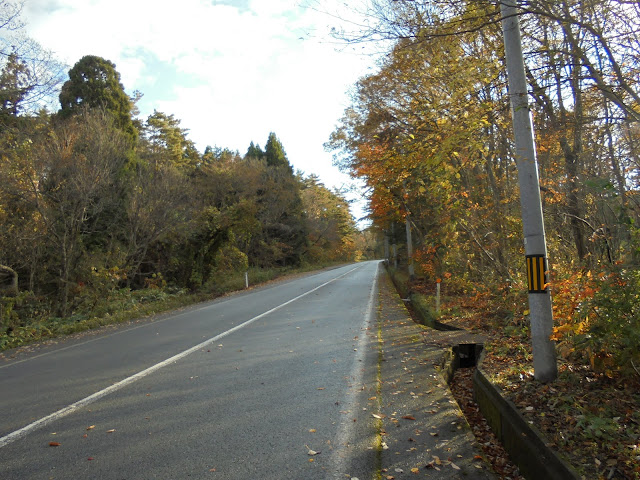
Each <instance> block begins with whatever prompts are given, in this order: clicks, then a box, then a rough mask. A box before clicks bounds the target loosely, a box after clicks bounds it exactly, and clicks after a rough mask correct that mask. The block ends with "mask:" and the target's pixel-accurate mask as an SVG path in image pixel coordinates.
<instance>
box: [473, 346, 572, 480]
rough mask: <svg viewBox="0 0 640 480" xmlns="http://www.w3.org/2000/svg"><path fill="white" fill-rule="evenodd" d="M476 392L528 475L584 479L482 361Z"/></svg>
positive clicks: (491, 423)
mask: <svg viewBox="0 0 640 480" xmlns="http://www.w3.org/2000/svg"><path fill="white" fill-rule="evenodd" d="M480 362H482V356H481V358H480ZM473 393H474V397H475V400H476V403H477V404H478V406H479V407H480V411H481V412H482V414H483V415H484V417H485V418H486V419H487V423H488V424H489V426H490V427H491V430H492V431H493V433H494V434H495V435H496V436H497V437H498V439H499V440H500V442H501V443H502V445H503V446H504V448H505V450H506V451H507V452H508V453H509V456H510V457H511V460H512V461H513V462H514V463H515V464H516V465H518V468H519V469H520V473H522V475H523V476H524V477H525V478H527V479H531V480H533V479H541V478H544V479H548V480H580V479H581V477H580V475H578V473H577V472H576V471H575V470H574V468H573V467H572V466H571V465H570V464H569V463H568V462H566V461H565V460H564V459H563V458H562V457H561V456H560V455H559V454H558V453H557V452H556V451H555V450H553V449H551V448H550V447H549V446H547V441H546V439H545V437H544V436H543V435H542V433H541V432H540V431H539V430H538V429H537V428H535V427H534V426H533V425H531V424H529V422H527V421H526V420H525V418H524V417H523V416H522V415H521V414H520V412H519V411H518V409H517V408H516V406H515V405H514V404H513V403H512V402H511V401H509V400H507V399H505V398H504V397H503V396H502V394H501V392H500V390H499V389H498V387H496V386H495V385H493V384H492V383H491V381H489V379H488V378H487V376H486V375H485V373H484V371H483V370H482V365H481V364H478V366H477V368H476V371H475V373H474V375H473Z"/></svg>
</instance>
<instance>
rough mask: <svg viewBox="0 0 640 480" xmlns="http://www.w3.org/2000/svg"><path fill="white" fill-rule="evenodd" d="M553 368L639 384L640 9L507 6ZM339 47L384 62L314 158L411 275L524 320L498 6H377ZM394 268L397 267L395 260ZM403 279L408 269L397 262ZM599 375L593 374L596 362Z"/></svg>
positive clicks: (530, 1) (505, 319) (594, 2)
mask: <svg viewBox="0 0 640 480" xmlns="http://www.w3.org/2000/svg"><path fill="white" fill-rule="evenodd" d="M517 4H518V14H519V19H520V23H521V30H522V43H523V51H524V55H525V68H526V77H527V81H528V86H529V99H530V109H531V115H532V118H533V123H534V127H535V142H536V146H537V161H538V171H539V177H540V192H541V196H542V208H543V213H544V220H545V229H546V235H547V247H548V250H549V254H548V256H549V261H550V265H549V269H550V271H549V275H550V282H549V288H550V289H551V293H552V297H553V309H554V317H555V319H554V320H555V327H554V332H553V337H552V338H553V340H555V341H556V342H557V345H558V352H559V354H560V355H561V357H565V358H576V357H579V358H581V359H582V361H584V362H585V363H587V364H589V363H591V364H592V365H600V366H601V368H602V369H604V370H606V371H607V372H609V373H612V372H613V371H615V372H617V373H616V374H622V375H629V376H633V377H637V376H638V375H640V293H639V292H640V271H639V269H638V261H639V259H640V257H639V256H640V230H639V224H638V221H639V220H640V195H639V193H640V190H639V187H640V176H639V174H640V168H639V167H640V163H639V160H640V157H639V155H640V125H639V123H638V121H639V120H640V32H639V29H638V25H640V22H639V20H640V15H639V14H640V6H639V4H638V3H637V2H626V1H621V0H587V1H580V2H577V1H573V0H565V1H554V2H550V1H546V0H527V1H522V2H517ZM371 5H372V6H371V8H370V9H369V10H368V11H367V15H368V17H367V18H368V19H369V24H368V27H367V28H360V29H357V30H356V31H342V32H338V35H339V36H340V38H341V39H342V40H343V41H344V42H347V43H348V44H353V45H358V44H360V43H366V42H377V43H378V44H380V45H383V46H384V45H389V46H390V47H389V48H388V52H387V53H386V54H385V55H384V56H383V59H382V60H381V62H380V63H379V68H378V69H377V70H376V71H375V72H374V73H372V74H370V75H368V76H366V77H364V78H362V79H360V81H359V82H358V83H357V85H356V86H355V88H354V93H353V97H352V104H351V106H350V107H349V108H348V109H347V110H346V111H345V113H344V116H343V118H342V121H341V123H340V125H339V126H338V128H336V129H335V131H334V133H333V134H332V136H331V139H330V141H329V142H328V143H327V148H328V149H330V150H332V151H333V152H334V155H335V163H336V164H337V165H339V166H340V167H341V168H342V169H343V170H345V171H348V172H350V173H351V174H352V175H353V176H354V177H357V178H360V179H362V180H363V181H364V182H365V183H366V188H367V192H368V195H369V198H370V202H371V218H372V221H373V224H374V227H375V228H376V229H377V231H378V232H379V233H380V235H384V236H386V239H387V242H388V244H389V245H391V247H392V249H391V255H393V251H394V250H395V251H396V252H398V255H399V256H400V258H401V259H402V261H401V263H402V262H404V263H405V264H406V263H407V259H406V257H407V255H406V252H407V247H406V245H407V241H406V238H407V237H406V228H405V227H408V228H410V230H411V238H412V242H413V252H412V255H411V258H410V259H409V262H408V263H410V264H411V267H413V268H414V269H415V275H416V277H417V278H418V279H420V280H422V281H424V282H426V283H427V284H429V285H435V283H436V279H439V278H440V279H442V282H443V287H444V288H447V289H448V291H449V292H466V293H467V294H477V295H483V296H484V297H486V298H488V299H490V300H491V302H492V303H491V305H492V308H493V310H494V311H496V312H502V313H500V315H499V316H501V318H502V320H501V323H500V326H501V328H505V327H509V328H511V327H514V326H516V327H519V326H521V325H523V326H525V327H526V325H527V321H526V318H527V316H528V310H527V306H526V305H527V299H526V291H527V287H526V285H527V283H526V268H525V258H524V247H523V242H522V215H521V207H520V199H519V191H518V177H517V169H516V163H515V161H514V144H513V138H514V136H513V129H512V121H511V112H510V105H509V96H508V94H509V92H508V88H507V78H506V72H505V66H504V44H503V36H502V30H501V18H500V7H499V2H469V1H456V0H441V1H412V2H385V1H374V2H372V3H371ZM392 263H394V261H393V260H392ZM404 268H405V269H406V266H405V267H404ZM603 365H604V366H603Z"/></svg>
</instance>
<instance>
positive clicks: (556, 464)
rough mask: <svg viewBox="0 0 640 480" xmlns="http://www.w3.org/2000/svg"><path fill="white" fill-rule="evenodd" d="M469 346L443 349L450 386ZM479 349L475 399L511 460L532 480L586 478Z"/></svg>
mask: <svg viewBox="0 0 640 480" xmlns="http://www.w3.org/2000/svg"><path fill="white" fill-rule="evenodd" d="M389 277H390V278H391V279H392V281H393V284H394V286H395V287H396V289H398V291H401V289H400V288H399V285H398V282H396V279H395V276H394V275H393V274H391V273H389ZM407 295H409V298H410V299H411V297H412V295H411V294H410V292H407ZM414 311H415V312H416V313H417V314H418V315H420V316H421V317H422V322H423V324H424V325H427V326H428V327H430V328H435V329H436V330H442V326H443V325H444V324H441V323H440V322H434V321H433V320H432V319H430V318H428V316H427V315H425V312H423V310H422V309H421V308H415V307H414ZM450 329H453V328H452V327H450V326H449V327H448V328H447V330H450ZM479 345H482V344H481V343H480V344H479ZM469 346H470V344H460V345H458V346H452V347H449V348H446V349H444V348H443V356H442V360H441V371H440V374H441V375H442V376H443V377H444V380H445V381H446V383H447V385H449V384H450V383H451V381H452V379H453V375H454V374H455V371H456V370H457V369H458V368H459V367H460V365H461V353H462V355H463V357H464V358H465V360H466V359H468V358H469V354H470V352H469V351H464V350H466V347H469ZM480 351H481V348H478V349H475V350H474V351H473V353H471V355H472V356H475V362H474V363H475V365H476V372H475V374H474V376H473V391H474V398H475V400H476V403H477V404H478V406H479V407H480V411H481V412H482V415H484V417H485V418H486V419H487V423H488V424H489V426H490V427H491V430H492V431H493V433H494V434H495V435H496V437H498V439H499V440H500V442H501V443H502V445H503V446H504V448H505V450H506V451H507V453H509V456H510V458H511V460H512V461H513V462H514V463H515V464H516V465H517V466H518V468H519V469H520V473H521V474H522V475H523V476H524V477H525V478H527V479H530V480H540V479H544V480H582V478H583V477H581V476H580V475H579V474H578V473H577V472H576V470H575V469H574V467H573V466H572V465H571V464H569V463H568V462H567V461H566V460H564V459H563V458H562V457H561V455H560V454H559V453H557V452H556V451H555V450H553V449H551V448H550V447H549V446H548V441H547V440H546V439H545V437H544V436H543V435H542V433H541V432H540V431H539V430H538V429H537V428H535V427H534V426H533V425H531V424H529V423H528V422H527V420H525V418H524V417H523V416H522V415H521V414H520V412H519V411H518V409H517V407H516V406H515V405H514V404H513V403H512V402H511V401H509V400H507V399H506V398H504V397H503V396H502V393H501V391H500V389H499V388H498V387H497V386H495V385H494V384H492V383H491V381H490V380H489V379H488V378H487V375H486V374H485V373H484V371H483V369H482V359H483V358H484V353H480Z"/></svg>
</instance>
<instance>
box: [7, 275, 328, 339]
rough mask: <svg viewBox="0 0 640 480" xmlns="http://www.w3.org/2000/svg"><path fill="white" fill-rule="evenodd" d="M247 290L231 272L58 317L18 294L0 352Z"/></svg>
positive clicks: (265, 278)
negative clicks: (195, 286) (194, 287)
mask: <svg viewBox="0 0 640 480" xmlns="http://www.w3.org/2000/svg"><path fill="white" fill-rule="evenodd" d="M330 266H332V265H327V264H325V265H305V266H303V267H299V268H281V269H276V268H272V269H257V268H254V269H250V270H249V283H250V287H253V286H256V285H261V284H264V283H266V282H269V281H271V280H275V279H280V278H282V277H285V276H291V275H296V274H303V273H306V272H311V271H314V270H319V269H322V268H327V267H330ZM244 288H245V275H244V273H243V272H240V273H230V274H227V275H224V276H221V277H219V278H217V279H216V280H215V281H212V282H209V283H208V284H207V285H206V287H203V288H202V289H201V290H200V291H198V292H187V291H185V290H178V289H172V288H171V287H166V286H162V285H159V286H157V285H154V286H152V287H150V288H145V289H141V290H129V289H113V290H111V291H109V292H107V294H106V295H103V296H100V297H97V298H92V299H90V301H86V302H85V303H84V304H80V305H78V306H77V309H76V311H75V312H74V314H72V315H70V316H68V317H65V318H61V317H57V316H53V315H48V314H47V308H46V307H45V306H44V300H43V299H42V298H37V297H35V296H34V295H32V294H29V293H23V294H21V295H20V296H19V297H17V298H12V299H3V298H0V300H4V303H2V304H0V305H1V306H2V307H3V308H2V311H1V312H0V319H3V322H2V327H3V328H2V330H0V351H4V350H8V349H11V348H16V347H20V346H23V345H28V344H31V343H35V342H40V341H43V340H47V339H51V338H56V337H61V336H64V335H70V334H74V333H78V332H84V331H87V330H92V329H95V328H99V327H104V326H107V325H115V324H119V323H124V322H128V321H131V320H135V319H138V318H143V317H148V316H151V315H155V314H159V313H164V312H169V311H172V310H177V309H179V308H183V307H186V306H189V305H193V304H196V303H200V302H204V301H208V300H213V299H215V298H218V297H221V296H223V295H226V294H229V293H231V292H236V291H239V290H243V289H244Z"/></svg>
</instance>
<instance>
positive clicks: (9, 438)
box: [0, 265, 362, 448]
mask: <svg viewBox="0 0 640 480" xmlns="http://www.w3.org/2000/svg"><path fill="white" fill-rule="evenodd" d="M360 268H362V265H360V266H357V267H355V268H352V269H351V270H348V271H347V272H345V273H343V274H341V275H338V276H337V277H335V278H332V279H331V280H329V281H327V282H324V283H322V284H321V285H318V286H317V287H314V288H312V289H311V290H308V291H307V292H304V293H302V294H300V295H298V296H296V297H294V298H292V299H290V300H287V301H286V302H284V303H281V304H280V305H277V306H275V307H273V308H271V309H269V310H267V311H266V312H263V313H261V314H259V315H256V316H255V317H253V318H250V319H249V320H247V321H245V322H243V323H241V324H239V325H236V326H235V327H233V328H230V329H229V330H226V331H224V332H222V333H220V334H218V335H216V336H214V337H211V338H209V339H208V340H205V341H204V342H201V343H199V344H197V345H195V346H193V347H191V348H188V349H187V350H184V351H182V352H180V353H178V354H176V355H174V356H172V357H170V358H167V359H166V360H163V361H162V362H159V363H156V364H155V365H152V366H151V367H148V368H145V369H144V370H141V371H140V372H138V373H135V374H133V375H131V376H129V377H127V378H124V379H122V380H120V381H119V382H116V383H114V384H113V385H110V386H108V387H106V388H104V389H102V390H100V391H98V392H95V393H93V394H92V395H89V396H88V397H85V398H83V399H81V400H78V401H77V402H74V403H72V404H71V405H67V406H66V407H64V408H61V409H60V410H58V411H56V412H53V413H51V414H49V415H46V416H44V417H42V418H40V419H38V420H36V421H35V422H32V423H30V424H28V425H26V426H24V427H22V428H20V429H18V430H15V431H13V432H11V433H8V434H7V435H5V436H4V437H0V448H2V447H5V446H6V445H8V444H10V443H12V442H14V441H16V440H18V439H20V438H22V437H25V436H26V435H28V434H29V433H31V432H33V431H35V430H37V429H39V428H41V427H44V426H45V425H48V424H49V423H51V422H53V421H55V420H58V419H60V418H63V417H66V416H67V415H69V414H71V413H73V412H75V411H76V410H78V409H80V408H82V407H84V406H86V405H89V404H91V403H93V402H95V401H97V400H99V399H101V398H102V397H105V396H107V395H109V394H111V393H113V392H116V391H118V390H120V389H122V388H124V387H126V386H127V385H131V384H132V383H134V382H136V381H138V380H140V379H142V378H144V377H146V376H148V375H150V374H151V373H153V372H156V371H158V370H160V369H161V368H163V367H166V366H167V365H170V364H172V363H175V362H177V361H178V360H181V359H183V358H185V357H186V356H188V355H190V354H192V353H194V352H196V351H198V350H201V349H202V348H205V347H207V346H208V345H210V344H212V343H213V342H216V341H218V340H220V339H221V338H224V337H226V336H228V335H231V334H232V333H234V332H236V331H238V330H240V329H242V328H244V327H246V326H248V325H250V324H252V323H254V322H255V321H256V320H259V319H261V318H263V317H266V316H267V315H269V314H271V313H273V312H275V311H277V310H280V309H281V308H283V307H286V306H287V305H289V304H291V303H293V302H295V301H297V300H300V299H301V298H303V297H306V296H307V295H309V294H311V293H313V292H315V291H317V290H320V289H321V288H323V287H326V286H327V285H329V284H331V283H333V282H335V281H336V280H339V279H341V278H342V277H345V276H346V275H348V274H350V273H351V272H353V271H355V270H358V269H360Z"/></svg>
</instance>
